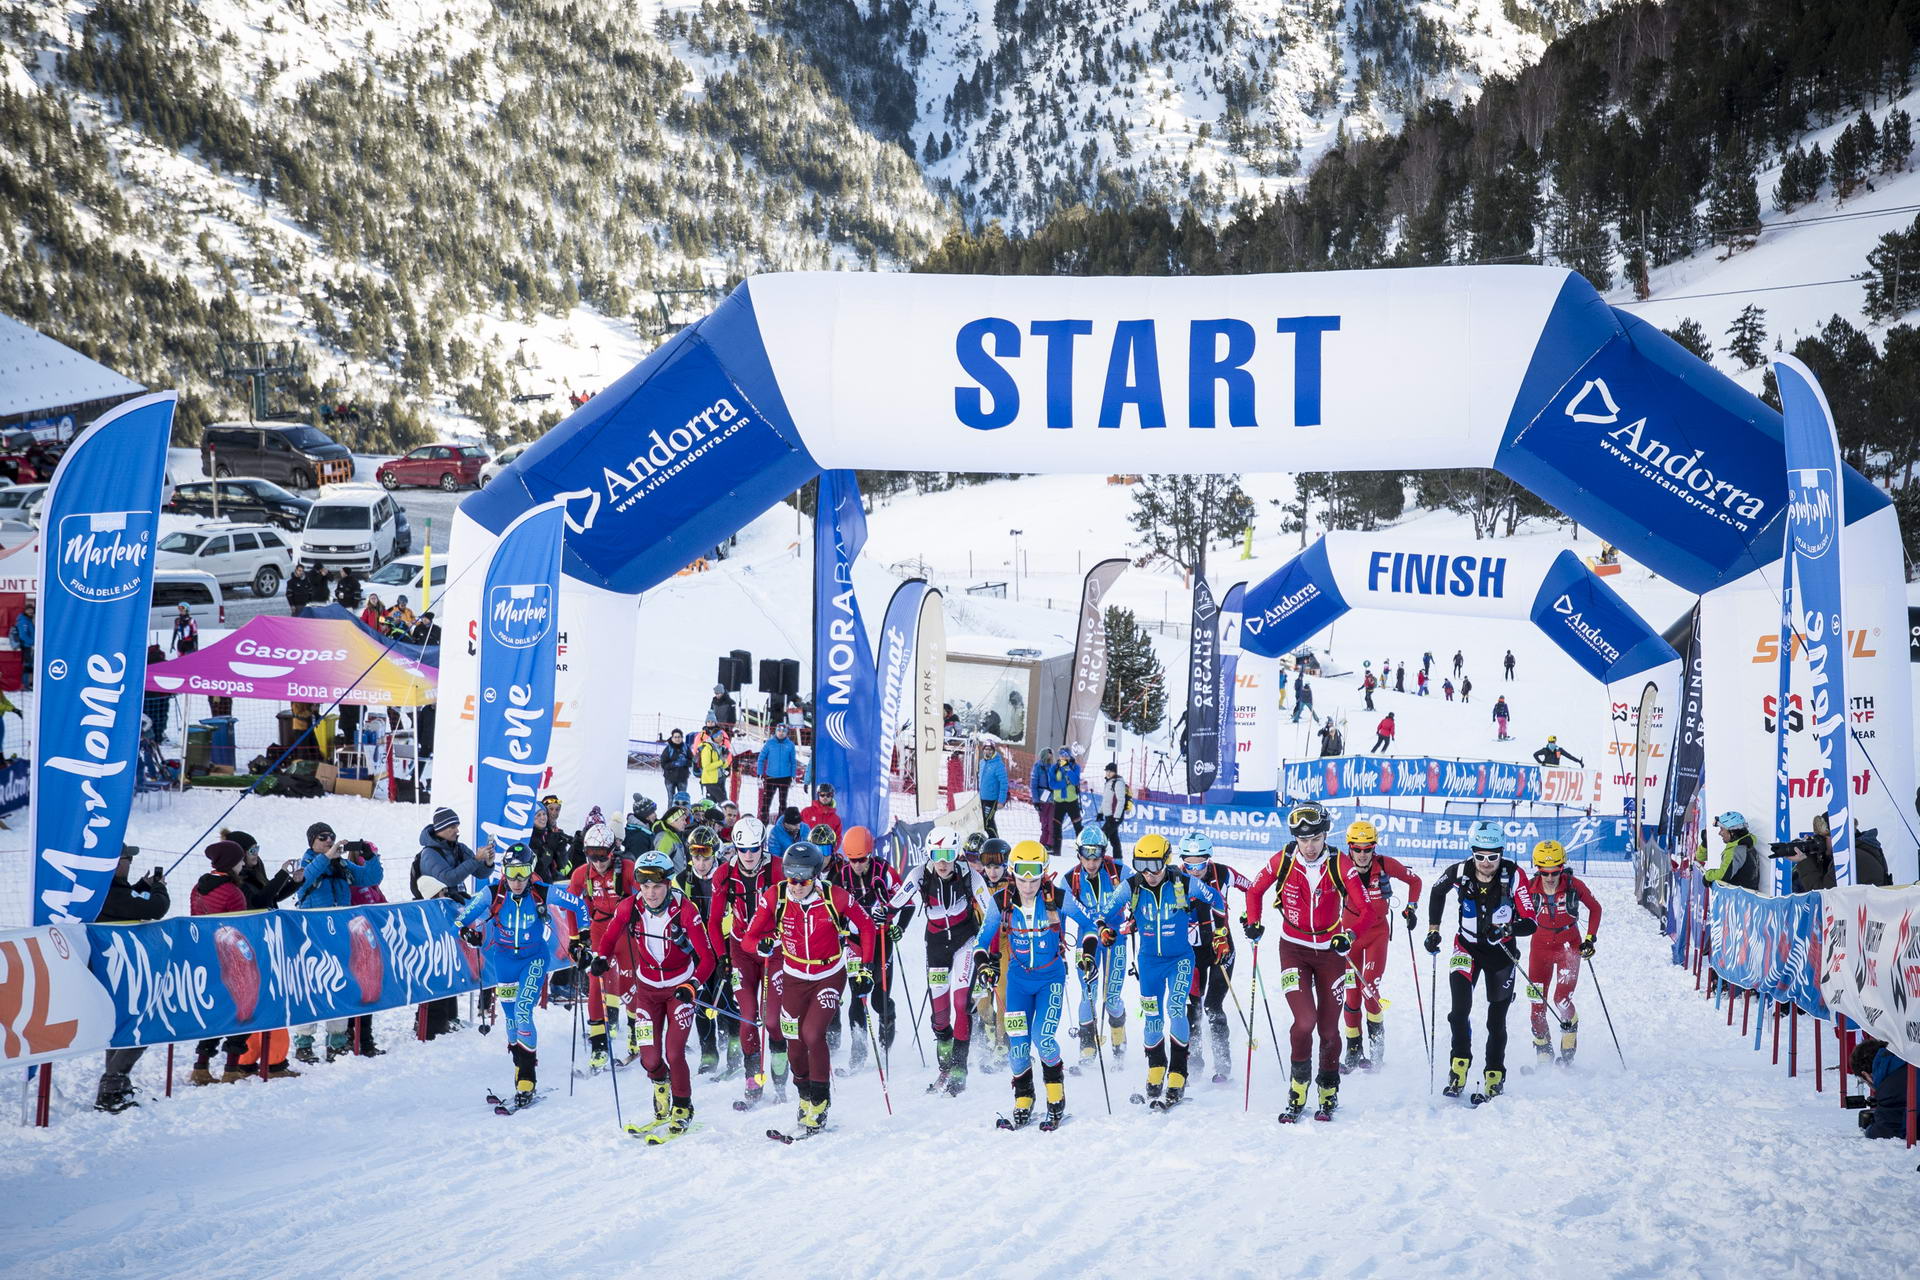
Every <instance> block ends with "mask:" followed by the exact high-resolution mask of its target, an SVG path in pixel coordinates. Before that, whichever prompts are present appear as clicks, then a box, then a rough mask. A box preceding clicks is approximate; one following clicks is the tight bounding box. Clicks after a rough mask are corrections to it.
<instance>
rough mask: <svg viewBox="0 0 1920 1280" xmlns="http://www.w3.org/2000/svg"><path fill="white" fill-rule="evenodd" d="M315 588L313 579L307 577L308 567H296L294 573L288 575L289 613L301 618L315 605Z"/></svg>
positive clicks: (299, 565)
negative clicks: (302, 613) (311, 605)
mask: <svg viewBox="0 0 1920 1280" xmlns="http://www.w3.org/2000/svg"><path fill="white" fill-rule="evenodd" d="M313 587H314V582H313V579H312V578H311V577H309V576H308V575H307V566H306V565H304V564H296V565H294V566H293V572H292V573H290V574H288V575H287V612H288V613H291V614H292V615H293V616H294V617H296V618H297V617H299V616H300V614H301V612H302V611H304V610H305V609H306V607H307V606H308V605H310V604H312V603H313Z"/></svg>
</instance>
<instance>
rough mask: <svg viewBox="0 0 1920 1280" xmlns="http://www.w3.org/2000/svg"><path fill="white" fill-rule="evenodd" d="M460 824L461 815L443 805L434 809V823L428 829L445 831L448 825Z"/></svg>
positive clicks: (455, 825)
mask: <svg viewBox="0 0 1920 1280" xmlns="http://www.w3.org/2000/svg"><path fill="white" fill-rule="evenodd" d="M459 825H460V815H459V814H457V813H455V812H454V811H453V810H451V809H449V808H447V806H446V805H441V806H440V807H439V808H438V809H435V810H434V811H433V825H431V826H429V827H428V828H427V830H429V831H445V830H446V829H447V828H448V827H457V826H459Z"/></svg>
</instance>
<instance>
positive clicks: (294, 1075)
mask: <svg viewBox="0 0 1920 1280" xmlns="http://www.w3.org/2000/svg"><path fill="white" fill-rule="evenodd" d="M299 1078H300V1073H299V1072H298V1071H295V1070H294V1069H293V1068H292V1067H290V1066H288V1065H287V1064H286V1063H284V1062H270V1063H268V1064H267V1079H269V1080H298V1079H299Z"/></svg>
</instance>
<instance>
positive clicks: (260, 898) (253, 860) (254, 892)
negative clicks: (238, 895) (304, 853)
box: [220, 827, 306, 911]
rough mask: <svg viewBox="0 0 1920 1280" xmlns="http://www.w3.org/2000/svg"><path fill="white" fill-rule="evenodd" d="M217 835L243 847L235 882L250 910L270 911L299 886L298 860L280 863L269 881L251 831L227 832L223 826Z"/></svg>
mask: <svg viewBox="0 0 1920 1280" xmlns="http://www.w3.org/2000/svg"><path fill="white" fill-rule="evenodd" d="M220 838H221V839H222V840H231V841H233V842H234V843H235V844H237V845H239V846H240V847H241V848H242V849H244V850H246V854H247V856H246V860H245V861H244V862H242V863H241V864H240V874H239V875H238V876H236V877H235V882H236V883H237V884H239V886H240V892H242V893H244V894H246V895H247V907H248V909H249V910H252V911H270V910H272V909H273V908H274V907H277V906H279V905H280V904H281V903H282V902H285V901H286V900H287V899H288V898H290V897H292V896H293V894H294V891H295V890H297V889H299V887H300V882H301V881H302V880H304V879H305V878H306V871H305V870H304V869H302V867H301V866H300V863H299V861H298V860H297V859H288V860H287V861H286V862H283V863H281V864H280V870H279V871H277V872H275V873H274V876H273V878H272V879H271V880H269V879H268V878H267V868H266V864H265V863H263V862H262V861H261V860H260V842H259V841H258V840H255V839H254V838H253V836H252V835H251V834H250V833H248V832H245V831H229V830H227V829H226V828H225V827H222V828H220Z"/></svg>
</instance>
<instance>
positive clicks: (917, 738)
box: [895, 590, 1105, 854]
mask: <svg viewBox="0 0 1920 1280" xmlns="http://www.w3.org/2000/svg"><path fill="white" fill-rule="evenodd" d="M1102 665H1103V666H1104V665H1105V664H1104V663H1103V664H1102ZM913 682H914V697H913V743H914V746H913V750H914V757H913V777H914V784H915V791H916V793H917V794H916V796H915V803H914V811H915V812H916V813H932V812H933V811H934V810H935V809H937V808H939V805H940V774H941V772H942V770H941V768H940V764H941V759H942V757H943V756H944V755H945V746H946V740H947V722H946V709H947V611H946V597H944V596H942V595H941V594H940V593H939V592H938V591H935V590H929V591H928V592H927V593H926V594H925V595H924V596H922V597H920V629H919V633H918V634H917V635H916V636H915V638H914V645H913ZM895 852H896V854H897V853H898V850H896V851H895Z"/></svg>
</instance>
